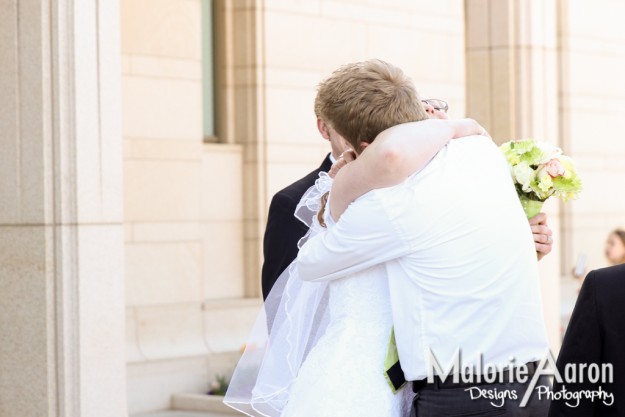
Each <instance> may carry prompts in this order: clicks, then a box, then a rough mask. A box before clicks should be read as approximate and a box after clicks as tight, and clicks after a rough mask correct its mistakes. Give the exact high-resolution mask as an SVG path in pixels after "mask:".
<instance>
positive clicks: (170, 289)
mask: <svg viewBox="0 0 625 417" xmlns="http://www.w3.org/2000/svg"><path fill="white" fill-rule="evenodd" d="M197 226H198V225H197V224H196V227H197ZM125 255H126V256H125V258H126V267H125V272H126V303H127V305H129V306H145V305H152V304H164V303H181V302H187V301H198V302H199V301H201V300H202V292H203V291H202V289H203V282H202V269H203V266H204V259H203V256H202V255H203V254H202V244H201V241H199V240H197V241H186V242H185V241H178V242H171V241H162V240H161V241H157V242H145V243H132V244H127V245H126V253H125Z"/></svg>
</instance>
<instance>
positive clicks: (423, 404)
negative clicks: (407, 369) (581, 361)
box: [410, 372, 551, 417]
mask: <svg viewBox="0 0 625 417" xmlns="http://www.w3.org/2000/svg"><path fill="white" fill-rule="evenodd" d="M532 373H533V372H532ZM449 379H451V377H450V378H449ZM449 379H448V380H446V381H445V382H444V383H442V382H439V381H438V380H437V381H435V382H434V383H430V384H426V383H424V382H421V381H417V382H414V383H413V391H414V392H415V397H414V399H413V402H412V412H411V414H410V415H411V417H461V416H466V417H468V416H510V417H547V413H548V412H549V400H548V399H547V398H546V396H545V395H542V398H541V399H539V395H538V393H537V389H538V388H539V387H541V386H542V387H549V389H551V383H550V381H549V378H548V377H547V376H541V377H540V378H539V379H538V383H537V384H536V386H535V387H534V392H532V395H531V396H530V400H529V401H528V402H527V405H526V406H525V407H521V406H520V404H521V402H522V400H523V396H524V395H525V391H526V390H527V388H528V386H529V385H530V381H531V380H532V376H531V375H530V376H529V377H528V381H527V382H525V383H519V382H512V383H495V384H486V383H480V384H476V383H462V382H460V383H458V384H454V383H451V382H450V381H449ZM489 395H493V397H494V398H487V397H488V396H489ZM497 395H499V397H497ZM502 396H504V397H505V398H503V399H502ZM514 397H516V398H514Z"/></svg>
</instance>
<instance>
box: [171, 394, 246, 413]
mask: <svg viewBox="0 0 625 417" xmlns="http://www.w3.org/2000/svg"><path fill="white" fill-rule="evenodd" d="M223 400H224V397H223V396H221V395H204V394H175V395H173V396H172V397H171V407H172V408H173V409H175V410H185V411H203V412H209V413H220V414H227V415H241V413H239V412H237V411H235V410H234V409H232V408H230V407H228V406H227V405H225V404H224V403H223Z"/></svg>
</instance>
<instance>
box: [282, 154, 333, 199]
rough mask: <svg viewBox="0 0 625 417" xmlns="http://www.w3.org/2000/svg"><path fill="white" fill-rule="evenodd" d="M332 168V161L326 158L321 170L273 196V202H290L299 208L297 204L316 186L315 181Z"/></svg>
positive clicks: (316, 170)
mask: <svg viewBox="0 0 625 417" xmlns="http://www.w3.org/2000/svg"><path fill="white" fill-rule="evenodd" d="M330 166H332V165H331V163H330V159H329V158H326V159H325V160H324V161H323V163H322V164H321V166H320V167H319V168H317V169H315V170H314V171H311V172H309V173H308V174H307V175H306V176H304V177H302V178H300V179H299V180H297V181H295V182H294V183H292V184H290V185H288V186H286V187H284V188H283V189H281V190H280V191H278V192H277V193H276V194H275V195H274V196H273V199H272V201H273V200H274V199H278V200H279V201H281V202H283V203H287V202H288V203H289V204H291V205H293V207H295V206H297V203H299V201H300V200H301V198H302V196H303V195H304V193H305V192H306V191H307V190H308V189H309V188H310V187H312V186H313V185H314V184H315V181H316V180H317V178H319V173H320V172H327V171H328V170H329V169H330Z"/></svg>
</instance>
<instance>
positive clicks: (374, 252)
mask: <svg viewBox="0 0 625 417" xmlns="http://www.w3.org/2000/svg"><path fill="white" fill-rule="evenodd" d="M297 260H298V267H299V274H300V276H301V277H302V279H304V280H308V281H320V280H330V279H335V278H340V277H345V276H346V275H349V274H351V273H354V272H357V271H360V270H363V269H365V268H368V267H370V266H372V265H376V264H380V263H385V265H386V270H387V273H388V277H389V278H388V279H389V287H390V296H391V303H392V310H393V322H394V326H395V336H396V339H397V348H398V352H399V357H400V360H401V364H402V369H403V370H404V374H405V376H406V379H408V380H418V379H423V378H425V377H426V376H427V375H428V370H429V369H432V368H431V367H432V364H431V362H430V360H429V357H428V351H431V352H432V354H433V355H434V356H435V357H436V359H437V361H438V363H439V364H440V366H441V367H442V368H443V370H448V368H449V365H450V363H451V362H452V361H453V360H454V359H455V358H456V354H457V351H458V349H460V351H461V364H460V365H461V367H462V366H463V365H464V366H466V365H467V364H473V365H475V364H476V363H477V362H478V361H479V358H480V357H482V358H483V361H482V362H483V364H484V365H486V364H489V365H493V366H497V367H498V368H502V367H504V366H505V367H507V366H509V365H510V362H511V361H512V360H514V364H516V365H521V364H523V363H526V362H529V361H533V360H537V359H539V358H542V357H543V356H544V354H545V351H546V349H547V338H546V334H545V327H544V320H543V314H542V308H541V300H540V290H539V282H538V279H539V277H538V265H537V259H536V252H535V248H534V242H533V238H532V233H531V230H530V228H529V226H528V222H527V218H526V216H525V214H524V212H523V209H522V208H521V205H520V203H519V199H518V197H517V195H516V191H515V189H514V185H513V183H512V180H511V177H510V170H509V167H508V165H507V163H506V161H505V160H504V157H503V156H502V154H501V153H500V151H499V149H498V148H497V147H496V146H495V144H494V143H493V142H492V141H491V140H490V139H489V138H487V137H484V136H471V137H467V138H463V139H457V140H453V141H451V142H450V143H449V144H448V145H447V146H446V147H445V148H444V149H443V150H442V151H441V152H439V154H438V155H437V156H436V157H435V158H434V159H433V160H432V161H431V162H430V164H429V165H428V166H426V167H425V168H424V169H423V170H422V171H421V172H419V173H416V174H413V175H412V176H411V177H409V178H408V179H407V180H406V181H404V182H403V183H401V184H399V185H397V186H394V187H390V188H385V189H379V190H374V191H371V192H369V193H367V194H365V195H364V196H362V197H360V198H359V199H357V200H356V201H355V202H353V203H352V204H351V205H350V206H349V207H348V208H347V210H346V211H345V213H344V214H343V216H342V217H341V218H340V220H339V221H338V222H337V223H336V225H335V226H334V227H332V228H330V229H329V230H328V231H326V232H324V233H321V234H319V235H317V236H315V237H314V238H312V239H310V240H309V241H308V242H307V243H306V244H305V245H304V246H303V247H302V248H301V249H300V251H299V255H298V257H297ZM355 279H357V278H355ZM512 358H514V359H512ZM460 371H462V369H455V370H453V371H452V373H458V372H460ZM476 372H478V373H484V372H479V371H476Z"/></svg>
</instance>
